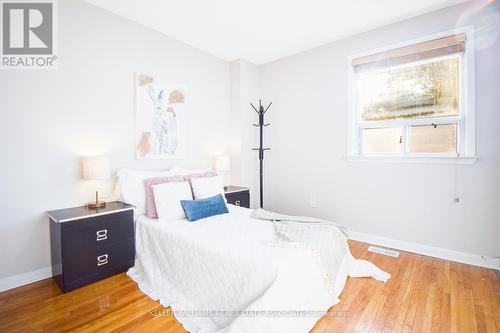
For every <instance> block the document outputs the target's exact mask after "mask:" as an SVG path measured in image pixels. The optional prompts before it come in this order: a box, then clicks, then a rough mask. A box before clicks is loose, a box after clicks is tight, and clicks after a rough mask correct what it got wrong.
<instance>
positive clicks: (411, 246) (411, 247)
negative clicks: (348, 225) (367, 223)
mask: <svg viewBox="0 0 500 333" xmlns="http://www.w3.org/2000/svg"><path fill="white" fill-rule="evenodd" d="M349 235H350V237H349V238H350V239H352V240H356V241H360V242H363V243H370V244H374V245H379V246H384V247H389V248H393V249H396V250H401V251H406V252H412V253H417V254H421V255H425V256H429V257H435V258H440V259H445V260H450V261H456V262H460V263H463V264H469V265H474V266H480V267H485V268H491V269H497V270H500V260H498V259H488V258H483V257H482V256H481V255H477V254H470V253H465V252H459V251H453V250H448V249H443V248H439V247H434V246H428V245H423V244H418V243H411V242H406V241H401V240H396V239H390V238H385V237H381V236H376V235H371V234H366V233H363V232H357V231H350V232H349Z"/></svg>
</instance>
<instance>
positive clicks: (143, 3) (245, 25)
mask: <svg viewBox="0 0 500 333" xmlns="http://www.w3.org/2000/svg"><path fill="white" fill-rule="evenodd" d="M87 1H88V2H90V3H92V4H94V5H96V6H99V7H101V8H104V9H107V10H109V11H111V12H114V13H116V14H118V15H121V16H124V17H127V18H129V19H131V20H133V21H136V22H139V23H141V24H143V25H145V26H148V27H150V28H153V29H155V30H158V31H160V32H162V33H164V34H166V35H168V36H170V37H173V38H175V39H177V40H180V41H182V42H184V43H186V44H189V45H191V46H194V47H196V48H199V49H201V50H203V51H206V52H208V53H210V54H213V55H215V56H217V57H219V58H222V59H224V60H228V61H231V60H234V59H238V58H243V59H246V60H249V61H251V62H253V63H255V64H258V65H260V64H263V63H266V62H270V61H273V60H276V59H279V58H283V57H286V56H289V55H291V54H295V53H298V52H300V51H304V50H307V49H310V48H313V47H316V46H319V45H322V44H326V43H328V42H331V41H334V40H337V39H340V38H344V37H347V36H351V35H354V34H357V33H360V32H363V31H367V30H370V29H374V28H376V27H380V26H383V25H386V24H389V23H393V22H396V21H399V20H402V19H405V18H408V17H412V16H416V15H419V14H423V13H426V12H430V11H433V10H437V9H439V8H443V7H446V6H450V5H453V4H455V3H458V2H463V0H418V1H417V0H344V1H341V0H307V1H306V0H175V1H174V0H87Z"/></svg>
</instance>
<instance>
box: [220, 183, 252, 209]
mask: <svg viewBox="0 0 500 333" xmlns="http://www.w3.org/2000/svg"><path fill="white" fill-rule="evenodd" d="M224 195H225V196H226V200H227V203H229V204H233V205H236V206H241V207H245V208H250V189H249V188H248V187H241V186H224Z"/></svg>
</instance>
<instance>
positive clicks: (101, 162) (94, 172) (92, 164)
mask: <svg viewBox="0 0 500 333" xmlns="http://www.w3.org/2000/svg"><path fill="white" fill-rule="evenodd" d="M82 178H83V179H84V180H107V179H109V178H110V171H109V159H108V157H107V156H93V157H84V158H82ZM104 207H106V202H104V201H99V191H95V202H89V203H88V204H87V208H89V209H97V208H104Z"/></svg>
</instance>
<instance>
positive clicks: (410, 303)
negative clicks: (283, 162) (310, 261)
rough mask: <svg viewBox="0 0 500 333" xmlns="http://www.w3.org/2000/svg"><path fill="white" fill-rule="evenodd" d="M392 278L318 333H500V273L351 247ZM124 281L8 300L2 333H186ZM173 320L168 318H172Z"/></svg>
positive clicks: (339, 309)
mask: <svg viewBox="0 0 500 333" xmlns="http://www.w3.org/2000/svg"><path fill="white" fill-rule="evenodd" d="M349 243H350V248H351V252H352V253H353V255H354V256H355V257H357V258H361V259H366V260H370V261H372V262H373V263H375V264H376V265H378V266H379V267H380V268H382V269H383V270H385V271H387V272H389V273H390V274H391V275H392V277H391V279H390V280H389V281H388V282H387V283H386V284H384V283H382V282H379V281H375V280H374V279H369V278H358V279H348V281H347V283H346V286H345V288H344V291H343V293H342V295H340V299H341V302H340V303H339V304H337V305H335V306H333V307H332V308H331V309H330V310H329V316H325V317H323V318H321V319H320V320H319V321H318V322H317V324H316V326H315V327H314V328H313V330H312V331H311V332H313V333H322V332H324V333H326V332H384V333H387V332H492V333H493V332H500V278H499V273H498V272H497V271H493V270H490V269H485V268H480V267H475V266H469V265H464V264H459V263H454V262H449V261H445V260H440V259H436V258H430V257H426V256H420V255H416V254H411V253H406V252H401V254H400V256H399V258H393V257H387V256H383V255H380V254H376V253H372V252H368V251H367V244H363V243H359V242H354V241H350V242H349ZM163 310H164V308H163V306H162V305H161V304H159V303H158V302H156V301H153V300H151V299H150V298H149V297H147V296H146V295H144V294H143V293H142V292H141V291H140V290H139V289H138V288H137V285H136V284H135V282H134V281H132V280H131V279H130V278H129V277H128V276H126V275H125V274H119V275H117V276H114V277H111V278H109V279H106V280H103V281H100V282H97V283H94V284H92V285H90V286H86V287H83V288H80V289H78V290H75V291H73V292H70V293H67V294H63V293H61V292H60V290H59V289H58V287H57V285H56V284H55V283H54V281H53V280H52V279H46V280H43V281H39V282H35V283H32V284H30V285H27V286H23V287H20V288H16V289H12V290H9V291H5V292H2V293H0V332H51V333H54V332H68V331H71V332H160V331H161V332H166V333H184V332H185V330H184V329H183V327H182V325H181V324H180V323H179V322H178V321H177V320H176V319H175V317H173V316H171V315H168V311H163ZM165 313H167V315H164V314H165Z"/></svg>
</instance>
